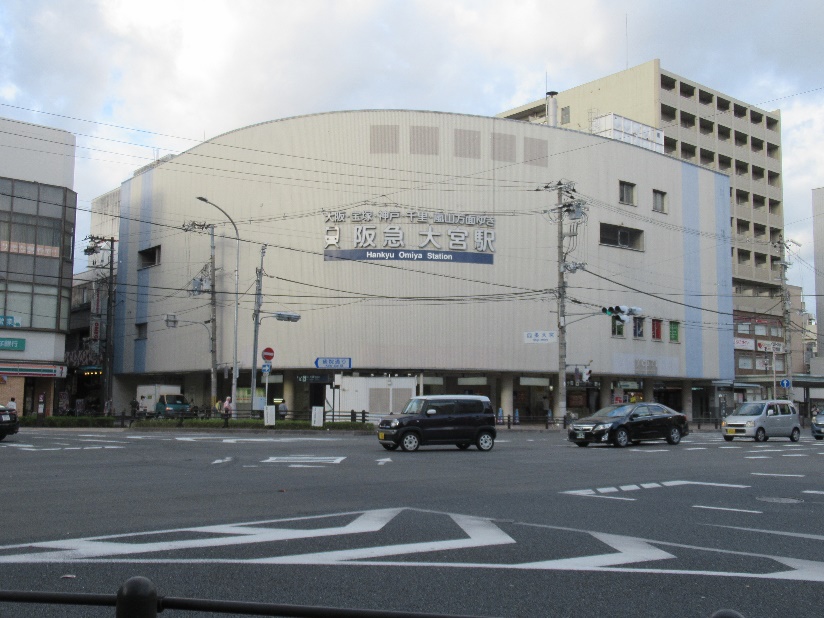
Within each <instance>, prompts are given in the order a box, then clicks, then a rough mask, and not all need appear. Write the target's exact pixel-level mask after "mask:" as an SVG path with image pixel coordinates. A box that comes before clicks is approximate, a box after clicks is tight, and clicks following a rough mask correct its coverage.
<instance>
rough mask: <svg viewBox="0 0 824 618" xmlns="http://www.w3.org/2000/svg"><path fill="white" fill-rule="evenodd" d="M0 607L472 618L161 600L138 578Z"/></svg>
mask: <svg viewBox="0 0 824 618" xmlns="http://www.w3.org/2000/svg"><path fill="white" fill-rule="evenodd" d="M0 603H34V604H40V605H83V606H87V607H89V606H94V607H114V608H115V617H116V618H156V617H157V614H158V613H160V612H163V611H165V610H167V609H169V610H171V609H178V610H183V611H199V612H211V613H215V614H242V615H247V616H281V617H283V618H294V617H298V618H472V617H470V616H459V615H456V614H425V613H423V614H422V613H417V612H396V611H383V610H374V609H346V608H338V607H320V606H313V605H283V604H277V603H252V602H246V601H215V600H210V599H187V598H180V597H163V596H158V594H157V588H156V587H155V585H154V583H152V581H151V580H150V579H147V578H145V577H139V576H138V577H132V578H130V579H128V580H126V582H124V584H123V585H122V586H121V587H120V589H119V590H118V591H117V594H116V595H114V594H90V593H69V592H23V591H16V590H0Z"/></svg>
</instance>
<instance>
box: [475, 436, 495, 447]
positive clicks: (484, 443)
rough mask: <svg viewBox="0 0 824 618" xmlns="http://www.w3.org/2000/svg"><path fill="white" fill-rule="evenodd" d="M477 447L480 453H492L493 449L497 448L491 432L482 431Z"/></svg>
mask: <svg viewBox="0 0 824 618" xmlns="http://www.w3.org/2000/svg"><path fill="white" fill-rule="evenodd" d="M475 445H476V446H477V447H478V450H479V451H491V450H492V447H493V446H495V438H493V437H492V434H491V433H490V432H488V431H482V432H481V433H480V434H478V439H477V440H476V441H475Z"/></svg>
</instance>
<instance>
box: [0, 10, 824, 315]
mask: <svg viewBox="0 0 824 618" xmlns="http://www.w3.org/2000/svg"><path fill="white" fill-rule="evenodd" d="M822 31H824V3H822V2H821V0H787V1H786V2H779V1H778V0H773V1H766V0H746V1H744V0H740V1H739V0H712V1H709V0H690V1H684V2H676V1H674V0H664V1H662V0H650V1H646V0H623V1H622V0H576V1H575V2H554V1H552V0H549V1H547V0H543V1H526V0H507V1H506V2H504V1H496V0H486V1H484V0H407V1H402V0H338V1H320V0H299V1H296V0H224V1H218V0H162V1H160V0H139V1H138V0H99V1H89V0H52V1H46V0H3V2H2V4H0V116H3V117H6V118H13V119H19V120H25V121H28V122H34V123H37V124H42V125H47V126H52V127H58V128H62V129H65V130H68V131H71V132H72V133H74V134H75V135H77V143H78V152H77V155H78V160H77V166H76V171H75V187H74V189H75V190H76V191H77V193H78V198H79V204H78V206H79V208H80V209H85V210H88V208H89V207H90V204H91V200H92V199H93V198H95V197H97V196H98V195H101V194H103V193H105V192H107V191H109V190H111V189H114V188H117V187H118V186H119V185H120V182H121V181H122V180H124V179H125V178H127V177H128V176H130V175H131V173H132V172H133V170H135V169H136V168H138V167H141V166H142V165H145V164H146V163H148V162H149V161H151V160H152V159H153V158H155V157H156V156H162V155H164V154H168V153H177V152H181V151H182V150H185V149H187V148H190V147H191V146H194V145H195V144H197V143H199V142H201V141H203V140H204V138H206V139H208V138H210V137H214V136H215V135H219V134H221V133H224V132H226V131H230V130H234V129H237V128H241V127H244V126H248V125H250V124H254V123H258V122H264V121H268V120H273V119H277V118H284V117H289V116H298V115H303V114H309V113H314V112H325V111H334V110H344V109H372V108H377V109H380V108H392V109H423V110H436V111H447V112H459V113H468V114H479V115H494V114H496V113H498V112H501V111H503V110H506V109H509V108H511V107H515V106H517V105H520V104H522V103H526V102H528V101H532V100H535V99H538V98H540V97H542V96H543V94H544V92H545V91H546V85H547V83H548V84H549V89H551V90H564V89H567V88H570V87H572V86H576V85H579V84H582V83H585V82H587V81H590V80H593V79H597V78H599V77H603V76H606V75H609V74H611V73H615V72H618V71H621V70H623V69H625V68H627V66H635V65H638V64H641V63H643V62H646V61H648V60H652V59H654V58H660V60H661V66H662V68H664V69H666V70H668V71H672V72H674V73H676V74H678V75H681V76H683V77H685V78H688V79H691V80H695V81H696V82H698V83H700V84H703V85H706V86H708V87H710V88H713V89H716V90H720V91H722V92H724V93H726V94H728V95H730V96H733V97H735V98H738V99H741V100H743V101H745V102H747V103H750V104H752V105H756V106H758V107H761V108H763V109H766V110H774V109H780V110H781V114H782V124H783V133H782V144H783V157H784V159H783V163H784V201H785V228H786V236H787V238H789V239H792V240H794V241H796V242H798V243H800V245H801V246H800V248H799V249H798V251H799V255H798V256H797V257H796V258H794V259H793V260H792V261H793V262H794V264H793V266H792V267H791V269H790V282H791V283H794V284H796V285H802V286H803V287H804V293H805V296H807V307H808V309H811V310H812V309H814V298H813V296H812V294H814V289H813V286H814V271H813V268H812V267H813V244H812V208H811V191H812V189H814V188H818V187H822V186H824V149H823V148H822V146H821V145H822V144H824V114H822V109H824V68H822V67H824V64H822V57H824V54H822V42H821V34H820V33H821V32H822ZM1 173H2V172H0V174H1ZM78 221H79V226H78V228H79V229H78V236H79V238H83V237H84V236H85V235H86V234H88V216H87V215H86V214H84V215H80V216H79V217H78Z"/></svg>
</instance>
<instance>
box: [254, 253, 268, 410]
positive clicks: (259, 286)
mask: <svg viewBox="0 0 824 618" xmlns="http://www.w3.org/2000/svg"><path fill="white" fill-rule="evenodd" d="M264 255H266V245H263V246H262V247H261V248H260V268H258V269H257V272H256V273H255V274H256V275H257V277H256V283H255V285H256V287H255V310H254V312H253V313H252V320H254V325H255V331H254V337H253V339H252V341H253V343H252V394H251V398H252V407H251V410H252V412H253V413H254V411H255V390H256V389H257V354H258V329H259V328H260V306H261V305H262V304H263V256H264ZM265 405H266V404H265V403H264V406H265Z"/></svg>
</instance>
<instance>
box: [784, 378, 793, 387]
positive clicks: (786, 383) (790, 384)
mask: <svg viewBox="0 0 824 618" xmlns="http://www.w3.org/2000/svg"><path fill="white" fill-rule="evenodd" d="M792 384H793V383H792V382H790V381H789V380H788V379H787V378H784V379H783V380H781V388H790V387H791V386H792Z"/></svg>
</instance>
